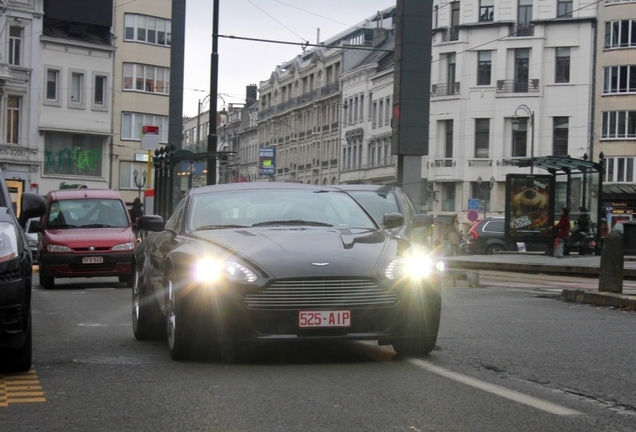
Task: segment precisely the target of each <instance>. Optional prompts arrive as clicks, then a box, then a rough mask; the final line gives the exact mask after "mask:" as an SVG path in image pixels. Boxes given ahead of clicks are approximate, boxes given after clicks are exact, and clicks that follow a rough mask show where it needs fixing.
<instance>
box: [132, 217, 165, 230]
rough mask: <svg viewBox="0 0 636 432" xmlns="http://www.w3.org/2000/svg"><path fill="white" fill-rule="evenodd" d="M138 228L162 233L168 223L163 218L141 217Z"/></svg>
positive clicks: (138, 219)
mask: <svg viewBox="0 0 636 432" xmlns="http://www.w3.org/2000/svg"><path fill="white" fill-rule="evenodd" d="M137 227H138V228H139V229H141V230H146V231H153V232H160V231H163V230H164V229H165V228H166V223H165V222H164V220H163V218H162V217H161V216H157V215H149V216H140V217H139V218H137Z"/></svg>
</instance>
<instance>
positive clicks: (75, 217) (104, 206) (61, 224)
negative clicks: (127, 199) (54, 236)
mask: <svg viewBox="0 0 636 432" xmlns="http://www.w3.org/2000/svg"><path fill="white" fill-rule="evenodd" d="M129 225H130V222H129V220H128V217H127V215H126V209H125V207H124V205H123V203H122V202H121V201H119V200H116V199H106V198H84V199H73V200H60V201H55V202H53V203H51V210H50V212H49V216H48V219H47V226H48V227H50V228H56V229H70V228H98V227H104V228H107V227H117V228H119V227H122V228H123V227H127V226H129Z"/></svg>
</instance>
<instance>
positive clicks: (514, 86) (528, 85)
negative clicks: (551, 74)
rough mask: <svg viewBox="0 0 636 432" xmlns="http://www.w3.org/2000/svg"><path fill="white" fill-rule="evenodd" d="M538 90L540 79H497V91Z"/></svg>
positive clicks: (531, 91) (527, 91) (519, 91)
mask: <svg viewBox="0 0 636 432" xmlns="http://www.w3.org/2000/svg"><path fill="white" fill-rule="evenodd" d="M538 91H539V80H538V79H531V80H529V81H516V80H497V93H536V92H538Z"/></svg>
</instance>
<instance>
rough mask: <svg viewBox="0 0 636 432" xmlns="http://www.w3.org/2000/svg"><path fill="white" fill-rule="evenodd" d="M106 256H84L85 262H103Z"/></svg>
mask: <svg viewBox="0 0 636 432" xmlns="http://www.w3.org/2000/svg"><path fill="white" fill-rule="evenodd" d="M103 262H104V257H84V258H82V263H83V264H102V263H103Z"/></svg>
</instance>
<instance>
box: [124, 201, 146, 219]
mask: <svg viewBox="0 0 636 432" xmlns="http://www.w3.org/2000/svg"><path fill="white" fill-rule="evenodd" d="M128 212H129V213H130V219H131V220H132V223H133V224H136V223H137V218H139V217H141V216H143V215H144V211H143V210H142V209H141V200H140V199H139V198H135V200H134V201H133V204H132V207H131V208H130V210H128Z"/></svg>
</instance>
